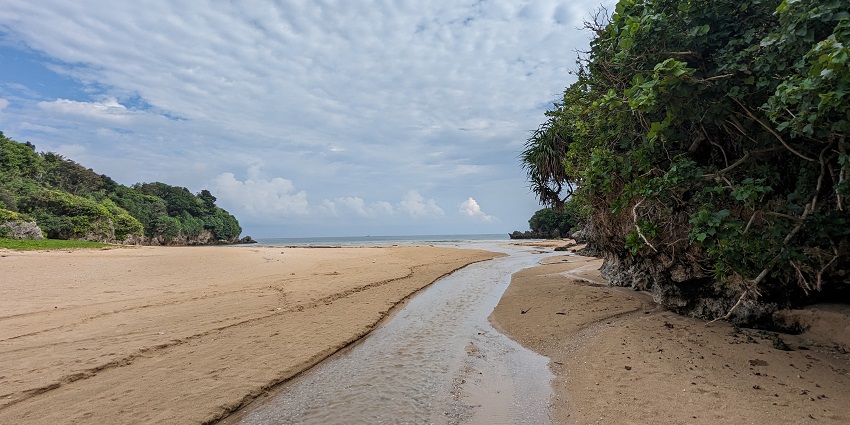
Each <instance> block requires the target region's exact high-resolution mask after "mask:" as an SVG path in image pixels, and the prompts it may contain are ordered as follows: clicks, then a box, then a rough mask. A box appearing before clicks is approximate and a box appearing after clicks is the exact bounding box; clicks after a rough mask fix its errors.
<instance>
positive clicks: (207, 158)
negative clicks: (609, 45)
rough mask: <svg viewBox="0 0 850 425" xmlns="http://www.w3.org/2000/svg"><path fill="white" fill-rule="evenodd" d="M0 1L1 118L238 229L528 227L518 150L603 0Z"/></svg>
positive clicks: (302, 232) (262, 232) (297, 233)
mask: <svg viewBox="0 0 850 425" xmlns="http://www.w3.org/2000/svg"><path fill="white" fill-rule="evenodd" d="M3 3H4V4H3V7H2V8H0V131H3V132H4V133H5V134H6V135H7V136H9V137H12V138H13V139H15V140H18V141H21V142H23V141H30V142H32V143H34V144H35V145H36V147H37V149H38V150H39V151H53V152H57V153H59V154H62V155H64V156H66V157H68V158H70V159H73V160H75V161H77V162H79V163H81V164H83V165H85V166H87V167H91V168H93V169H94V170H95V171H96V172H98V173H102V174H107V175H109V176H111V177H113V178H114V179H115V180H116V181H118V182H120V183H124V184H133V183H136V182H150V181H162V182H166V183H169V184H173V185H177V186H184V187H186V188H188V189H189V190H191V191H193V192H198V191H200V190H201V189H209V190H210V191H212V192H213V194H214V195H215V196H216V197H218V202H217V203H218V204H219V205H220V206H222V207H223V208H225V209H227V210H228V211H230V212H231V213H233V214H234V215H235V216H236V217H237V218H238V219H239V221H240V223H241V224H242V226H243V228H244V229H245V230H244V232H243V234H250V235H252V236H254V237H290V236H291V237H303V236H357V235H367V234H368V235H400V234H448V233H506V232H510V231H512V230H518V229H519V230H522V229H526V228H527V227H528V223H527V221H528V218H529V217H530V216H531V214H532V213H533V212H534V211H536V210H537V209H538V208H539V206H538V204H537V201H536V199H535V198H534V196H533V195H532V194H531V193H530V192H529V191H528V184H527V182H526V181H525V178H524V177H525V176H524V174H523V172H522V169H521V168H520V165H519V163H518V160H517V155H518V154H519V152H520V150H521V149H522V145H523V142H524V140H525V138H526V137H527V136H528V133H529V131H530V130H532V129H534V128H536V127H537V125H538V124H539V123H540V122H542V121H543V118H544V117H543V112H544V111H545V109H546V108H548V107H549V106H550V105H551V103H552V102H553V101H554V100H556V99H557V98H558V96H559V95H560V94H561V92H562V91H563V88H564V87H565V86H566V85H568V84H569V83H570V82H572V81H573V79H572V77H571V76H570V74H569V71H570V70H573V69H574V68H575V59H576V53H575V52H576V50H577V49H578V50H584V49H586V48H587V43H588V40H589V37H590V34H589V33H588V32H587V31H585V30H581V29H580V28H581V26H582V21H584V20H585V19H587V18H588V17H589V16H591V14H592V13H593V11H594V10H595V9H597V8H598V7H599V5H600V2H599V1H573V2H563V1H543V0H540V1H535V0H531V1H497V0H493V1H469V2H457V1H444V0H433V1H428V2H413V1H409V2H408V1H377V0H376V1H350V0H349V1H342V0H341V1H287V0H277V1H270V0H269V1H261V0H256V1H238V2H224V1H215V0H198V1H193V2H166V1H145V2H129V1H126V2H114V1H83V0H80V1H74V2H68V1H64V0H55V1H51V0H40V1H37V2H34V1H31V0H21V1H19V0H4V2H3ZM608 3H610V2H608Z"/></svg>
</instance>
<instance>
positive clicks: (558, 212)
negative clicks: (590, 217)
mask: <svg viewBox="0 0 850 425" xmlns="http://www.w3.org/2000/svg"><path fill="white" fill-rule="evenodd" d="M581 218H582V217H581V211H580V209H579V205H578V204H577V203H576V202H573V201H571V200H570V201H567V202H566V203H565V204H564V205H563V206H562V207H560V208H558V207H551V208H543V209H541V210H538V211H537V212H535V213H534V215H533V216H531V218H530V219H529V220H528V226H529V228H530V229H531V231H532V232H535V233H540V234H552V233H553V232H554V231H557V232H558V234H560V235H561V236H565V235H568V234H569V233H570V232H571V231H573V230H574V229H575V228H576V227H577V226H578V225H579V222H580V221H581Z"/></svg>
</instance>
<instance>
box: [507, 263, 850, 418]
mask: <svg viewBox="0 0 850 425" xmlns="http://www.w3.org/2000/svg"><path fill="white" fill-rule="evenodd" d="M545 263H546V264H545V265H541V266H539V267H535V268H531V269H526V270H523V271H521V272H519V273H516V274H515V275H514V276H513V280H512V282H511V285H510V287H509V288H508V289H507V291H506V292H505V294H504V296H503V297H502V300H501V301H500V303H499V305H498V306H497V307H496V309H495V310H494V312H493V314H492V315H491V322H492V323H493V324H494V326H495V327H496V328H497V329H499V330H501V331H502V332H504V333H506V334H507V335H508V336H510V337H511V338H513V339H515V340H516V341H518V342H520V343H521V344H523V345H524V346H526V347H528V348H530V349H532V350H534V351H536V352H538V353H541V354H543V355H544V356H547V357H549V358H550V359H551V363H550V366H551V369H552V371H553V372H554V373H555V375H556V378H555V382H554V385H553V386H554V390H555V396H554V399H553V401H552V403H553V410H554V412H553V417H554V419H555V422H556V423H559V424H650V423H651V424H706V425H716V424H732V423H735V424H768V423H783V424H813V423H817V424H847V423H850V405H848V403H847V400H850V320H848V317H850V308H848V306H835V305H826V306H819V307H815V308H809V309H806V310H799V311H793V312H789V315H793V316H796V317H797V318H799V319H800V320H801V322H802V323H803V324H805V325H806V326H807V327H808V328H809V329H808V330H807V331H806V332H804V333H803V334H800V335H787V334H776V333H772V332H764V331H757V330H751V329H739V328H734V327H732V326H730V325H729V324H727V323H724V322H716V323H713V324H711V325H707V324H706V322H704V321H701V320H695V319H690V318H686V317H682V316H679V315H677V314H674V313H671V312H669V311H665V310H663V309H661V308H659V307H658V306H656V305H655V304H654V303H653V302H652V300H651V298H650V297H649V296H648V295H647V294H644V293H640V292H635V291H632V290H630V289H626V288H612V287H608V286H605V284H604V280H603V279H602V277H601V276H600V275H599V272H598V271H597V269H598V268H599V266H600V265H601V260H599V259H594V258H587V257H579V256H557V257H551V258H549V259H547V260H546V261H545ZM777 341H781V342H782V343H784V344H785V345H787V347H783V345H782V344H781V343H779V342H777ZM777 347H781V348H787V349H786V350H782V349H778V348H777Z"/></svg>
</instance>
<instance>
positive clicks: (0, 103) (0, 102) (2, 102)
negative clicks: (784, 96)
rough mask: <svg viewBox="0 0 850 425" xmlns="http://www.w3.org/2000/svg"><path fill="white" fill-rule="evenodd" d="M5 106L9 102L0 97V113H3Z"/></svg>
mask: <svg viewBox="0 0 850 425" xmlns="http://www.w3.org/2000/svg"><path fill="white" fill-rule="evenodd" d="M7 106H9V101H8V100H6V99H3V98H2V97H0V112H3V110H4V109H6V107H7Z"/></svg>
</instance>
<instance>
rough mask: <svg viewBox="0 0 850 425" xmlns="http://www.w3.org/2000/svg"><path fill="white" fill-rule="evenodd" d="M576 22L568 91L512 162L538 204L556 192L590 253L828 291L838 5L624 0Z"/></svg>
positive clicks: (845, 84)
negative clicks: (580, 221) (575, 207)
mask: <svg viewBox="0 0 850 425" xmlns="http://www.w3.org/2000/svg"><path fill="white" fill-rule="evenodd" d="M601 19H605V17H601ZM588 25H589V27H590V28H591V29H592V30H593V31H594V32H595V38H594V39H593V40H592V42H591V48H590V51H589V52H587V53H586V55H585V56H584V57H582V58H581V59H580V61H579V69H578V71H577V73H576V76H577V81H576V82H575V83H573V84H572V85H570V86H569V87H567V88H566V90H565V91H564V96H563V99H562V100H561V101H560V102H558V103H556V104H555V105H554V106H555V107H554V109H553V110H551V111H548V112H547V113H546V122H545V123H544V124H543V125H542V126H541V127H540V129H538V131H537V132H535V133H534V134H533V136H532V137H531V138H530V139H529V140H528V141H527V142H526V151H525V152H524V153H523V155H522V156H521V161H522V164H523V167H524V168H525V169H526V171H527V172H528V175H529V180H530V181H531V183H532V187H535V186H537V187H538V189H535V192H536V193H537V195H538V197H539V199H540V201H541V202H542V203H544V204H548V205H555V204H556V203H557V201H558V200H560V198H559V197H558V196H553V192H556V191H560V189H561V188H569V189H570V190H572V191H574V193H573V195H574V198H573V199H574V200H575V202H576V203H578V204H579V205H580V206H581V207H582V208H583V209H584V210H587V211H589V212H590V218H589V220H588V222H589V223H590V224H591V225H592V228H591V229H590V230H591V232H592V234H591V235H590V236H591V240H592V242H594V244H595V245H597V246H598V247H599V248H600V249H602V250H604V251H607V252H609V253H613V254H615V255H626V256H636V257H653V256H656V255H661V254H663V255H664V256H665V257H666V258H673V259H674V261H679V262H682V263H693V262H694V261H696V262H697V263H698V264H699V266H700V267H701V269H702V270H708V271H711V272H712V273H713V274H714V276H715V277H716V278H719V279H729V278H732V277H734V278H735V281H736V282H740V283H741V284H742V287H743V288H742V289H747V290H752V291H753V293H758V292H760V290H761V288H760V289H755V287H756V286H758V285H768V286H770V285H773V286H775V287H786V286H787V285H800V286H802V287H803V288H804V289H805V290H812V289H820V287H821V284H822V282H825V281H827V280H828V278H829V277H830V276H832V277H833V279H832V280H833V281H836V282H839V281H841V280H842V279H841V277H840V276H842V275H843V273H844V270H848V269H850V264H848V262H849V261H850V254H848V251H850V239H848V233H850V230H847V224H848V223H850V217H848V210H850V203H848V201H847V197H848V193H850V183H848V180H850V141H848V140H847V136H848V130H850V94H848V93H850V9H848V8H847V5H846V1H842V0H826V1H814V0H796V1H794V0H788V1H779V0H743V1H740V0H735V1H732V0H716V1H712V2H682V1H679V0H660V1H649V0H621V1H620V2H619V3H618V4H617V6H616V9H615V12H614V13H613V15H612V16H610V18H608V19H606V20H601V21H600V20H597V21H596V22H592V23H589V24H588ZM555 164H563V165H562V166H561V167H560V169H558V170H555V169H554V168H557V167H556V165H555ZM694 277H695V278H699V277H700V276H694Z"/></svg>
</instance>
